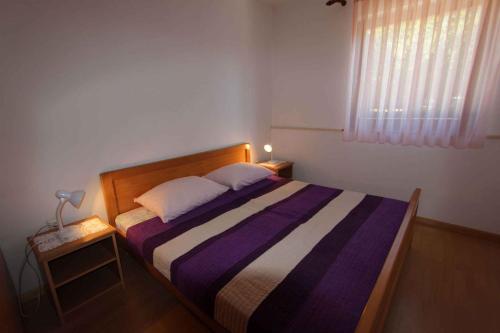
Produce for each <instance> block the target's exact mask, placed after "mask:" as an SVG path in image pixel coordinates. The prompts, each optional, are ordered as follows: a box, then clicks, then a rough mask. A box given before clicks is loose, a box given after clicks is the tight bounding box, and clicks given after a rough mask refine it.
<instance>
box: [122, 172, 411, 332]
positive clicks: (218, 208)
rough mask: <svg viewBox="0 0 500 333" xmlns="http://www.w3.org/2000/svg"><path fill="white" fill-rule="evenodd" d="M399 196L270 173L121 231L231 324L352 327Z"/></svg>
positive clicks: (396, 217)
mask: <svg viewBox="0 0 500 333" xmlns="http://www.w3.org/2000/svg"><path fill="white" fill-rule="evenodd" d="M407 206H408V203H406V202H402V201H398V200H393V199H386V198H382V197H376V196H372V195H365V194H362V193H357V192H350V191H342V190H338V189H334V188H328V187H324V186H318V185H311V184H306V183H303V182H298V181H288V180H284V179H281V178H277V177H271V178H269V179H265V180H263V181H260V182H258V183H256V184H254V185H251V186H248V187H246V188H244V189H242V190H240V191H237V192H234V191H229V192H227V193H225V194H223V195H221V196H220V197H218V198H216V199H215V200H213V201H211V202H209V203H207V204H205V205H203V206H200V207H198V208H196V209H194V210H192V211H190V212H188V213H187V214H184V215H183V216H181V217H179V218H177V219H175V220H174V221H171V222H169V223H166V224H165V223H162V222H161V220H160V219H159V218H153V219H150V220H147V221H144V222H142V223H138V224H136V225H134V226H131V227H130V228H129V229H128V230H127V241H128V243H129V245H130V246H131V248H132V249H133V251H135V252H136V253H137V254H139V255H140V256H142V257H144V258H145V259H146V260H147V261H149V262H150V263H152V264H153V265H154V266H155V267H156V268H157V269H158V270H159V271H160V272H162V274H164V275H165V276H166V277H167V278H168V279H169V280H170V281H171V282H172V283H173V284H174V285H175V286H176V287H177V288H178V289H179V290H180V291H181V292H182V293H183V294H184V295H185V296H186V297H187V298H189V299H190V300H191V301H192V302H193V303H195V304H196V305H197V306H198V307H199V308H200V309H201V310H203V311H205V312H206V313H207V314H209V315H210V316H212V317H213V318H214V319H215V320H216V321H218V322H219V323H220V324H221V325H222V326H224V327H226V328H227V329H228V330H229V331H231V332H353V331H354V330H355V328H356V325H357V323H358V321H359V318H360V316H361V313H362V311H363V308H364V306H365V304H366V302H367V300H368V298H369V296H370V293H371V291H372V289H373V286H374V284H375V282H376V279H377V277H378V275H379V272H380V270H381V268H382V266H383V263H384V261H385V258H386V256H387V254H388V252H389V249H390V247H391V245H392V243H393V240H394V238H395V236H396V233H397V231H398V230H399V227H400V225H401V222H402V220H403V216H404V214H405V212H406V209H407Z"/></svg>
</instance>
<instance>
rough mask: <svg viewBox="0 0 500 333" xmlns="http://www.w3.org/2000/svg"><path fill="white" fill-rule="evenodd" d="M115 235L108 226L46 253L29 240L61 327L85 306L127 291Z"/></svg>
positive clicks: (113, 229) (112, 229) (113, 230)
mask: <svg viewBox="0 0 500 333" xmlns="http://www.w3.org/2000/svg"><path fill="white" fill-rule="evenodd" d="M95 218H97V219H98V217H96V216H93V217H91V218H88V219H84V220H81V221H77V222H73V223H70V224H68V225H67V226H70V225H75V224H78V223H82V222H85V221H88V220H90V219H95ZM101 222H102V221H101ZM115 233H116V229H115V228H113V227H112V226H110V225H106V228H105V229H103V230H101V231H98V232H95V233H91V234H88V235H87V236H85V237H83V238H80V239H77V240H75V241H72V242H68V243H65V244H62V245H61V246H59V247H56V248H54V249H51V250H48V251H44V252H40V251H39V249H38V246H37V245H34V243H33V239H32V238H31V237H29V238H28V242H29V243H30V245H31V246H32V247H33V252H34V253H35V256H36V258H37V260H38V263H39V265H40V268H41V269H42V271H43V273H44V275H45V278H46V281H47V287H48V289H49V290H50V294H51V295H52V299H53V302H54V306H55V308H56V311H57V314H58V316H59V319H60V320H61V322H62V323H64V320H65V316H66V315H67V314H69V313H71V312H73V311H74V310H76V309H78V308H80V307H81V306H83V305H84V304H87V303H88V302H90V301H92V300H94V299H95V298H97V297H99V296H100V295H102V294H104V293H106V292H107V291H109V290H111V289H113V288H115V287H118V286H121V287H124V283H123V274H122V269H121V264H120V257H119V254H118V248H117V246H116V238H115Z"/></svg>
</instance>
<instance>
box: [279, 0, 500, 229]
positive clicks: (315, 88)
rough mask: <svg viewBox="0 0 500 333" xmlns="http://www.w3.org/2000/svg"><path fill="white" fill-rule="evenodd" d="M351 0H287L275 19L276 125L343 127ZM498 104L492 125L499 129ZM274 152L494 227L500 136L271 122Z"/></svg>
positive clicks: (316, 171)
mask: <svg viewBox="0 0 500 333" xmlns="http://www.w3.org/2000/svg"><path fill="white" fill-rule="evenodd" d="M351 19H352V1H348V6H346V7H341V6H340V5H339V4H336V5H334V6H332V7H326V6H325V1H323V0H309V1H303V0H289V1H287V2H285V3H283V4H281V5H280V6H277V7H276V9H275V13H274V19H273V29H274V34H273V39H274V46H275V47H274V48H273V50H274V56H273V59H274V60H273V106H272V124H273V125H274V126H298V127H320V128H343V127H344V115H345V107H346V95H347V80H348V66H349V49H350V41H351V25H352V22H351ZM498 101H499V102H498V105H499V108H498V112H497V113H496V114H495V115H492V117H491V122H490V123H491V129H490V131H491V133H496V134H499V133H500V94H499V98H498ZM272 141H273V148H274V151H275V157H276V158H281V159H289V160H293V161H295V162H296V165H295V176H296V178H299V179H304V180H306V181H310V182H316V183H323V184H325V183H326V184H328V185H331V186H338V187H340V188H346V189H353V190H357V191H363V192H369V193H374V194H380V195H385V196H389V197H395V198H400V199H408V198H409V196H410V194H411V191H412V190H413V189H414V188H415V187H421V188H422V189H423V195H422V201H421V206H420V211H419V215H421V216H425V217H430V218H434V219H438V220H441V221H445V222H449V223H455V224H460V225H464V226H468V227H472V228H477V229H482V230H486V231H491V232H496V233H500V217H499V216H500V215H499V214H498V203H499V201H498V198H499V197H500V172H499V166H500V140H489V141H488V142H487V143H486V147H485V148H484V149H478V150H457V149H442V148H417V147H408V146H393V145H390V144H385V145H380V144H365V143H351V142H344V141H343V140H342V137H341V134H340V133H336V132H311V131H297V130H282V129H273V130H272Z"/></svg>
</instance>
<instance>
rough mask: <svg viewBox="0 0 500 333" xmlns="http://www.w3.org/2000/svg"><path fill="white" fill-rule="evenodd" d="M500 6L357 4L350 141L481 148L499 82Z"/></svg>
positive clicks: (488, 0) (471, 2)
mask: <svg viewBox="0 0 500 333" xmlns="http://www.w3.org/2000/svg"><path fill="white" fill-rule="evenodd" d="M499 7H500V6H499V5H498V3H497V1H495V0H418V1H410V0H407V1H403V0H358V1H357V2H355V6H354V20H355V24H354V39H353V41H354V42H353V51H352V59H351V60H352V66H351V75H352V77H351V80H352V84H351V91H350V106H349V110H348V116H347V124H346V130H345V137H346V139H348V140H359V141H367V142H391V143H403V144H415V145H429V146H434V145H438V146H450V145H453V146H456V147H468V146H478V145H481V144H482V141H483V140H484V135H485V133H484V132H485V131H484V116H485V114H486V113H487V112H486V111H484V112H483V110H484V109H487V108H488V107H492V105H490V106H488V103H493V102H492V99H493V98H492V95H494V94H495V89H494V87H495V84H497V83H495V82H498V77H499V76H500V75H499V74H498V66H499V58H500V55H499V54H498V53H496V54H495V52H494V51H492V50H491V49H492V46H493V48H494V47H495V45H496V44H498V41H496V39H498V31H500V29H499V23H498V20H499V19H498V17H499V15H498V14H499V13H500V10H499ZM495 34H496V35H495ZM485 55H487V56H486V57H485ZM487 68H490V69H495V68H496V70H493V71H488V70H486V69H487ZM495 72H496V73H495Z"/></svg>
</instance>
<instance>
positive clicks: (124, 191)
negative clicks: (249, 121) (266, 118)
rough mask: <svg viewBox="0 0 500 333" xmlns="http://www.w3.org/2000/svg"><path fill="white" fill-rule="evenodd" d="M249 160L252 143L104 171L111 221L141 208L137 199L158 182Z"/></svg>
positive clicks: (203, 172) (107, 208)
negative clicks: (135, 201) (136, 201)
mask: <svg viewBox="0 0 500 333" xmlns="http://www.w3.org/2000/svg"><path fill="white" fill-rule="evenodd" d="M237 162H250V145H249V144H246V143H242V144H238V145H235V146H232V147H227V148H222V149H217V150H211V151H207V152H203V153H198V154H194V155H188V156H182V157H177V158H173V159H168V160H164V161H158V162H153V163H148V164H143V165H138V166H134V167H130V168H124V169H119V170H114V171H109V172H105V173H102V174H101V186H102V190H103V193H104V201H105V203H106V210H107V212H108V221H109V223H110V224H111V225H113V226H114V225H115V218H116V216H118V215H119V214H122V213H125V212H128V211H129V210H131V209H134V208H137V207H139V205H138V204H136V203H134V198H137V197H138V196H139V195H141V194H143V193H144V192H146V191H148V190H150V189H152V188H153V187H155V186H156V185H159V184H161V183H164V182H166V181H168V180H172V179H175V178H180V177H187V176H203V175H205V174H207V173H209V172H210V171H213V170H215V169H217V168H220V167H222V166H225V165H228V164H232V163H237Z"/></svg>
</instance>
